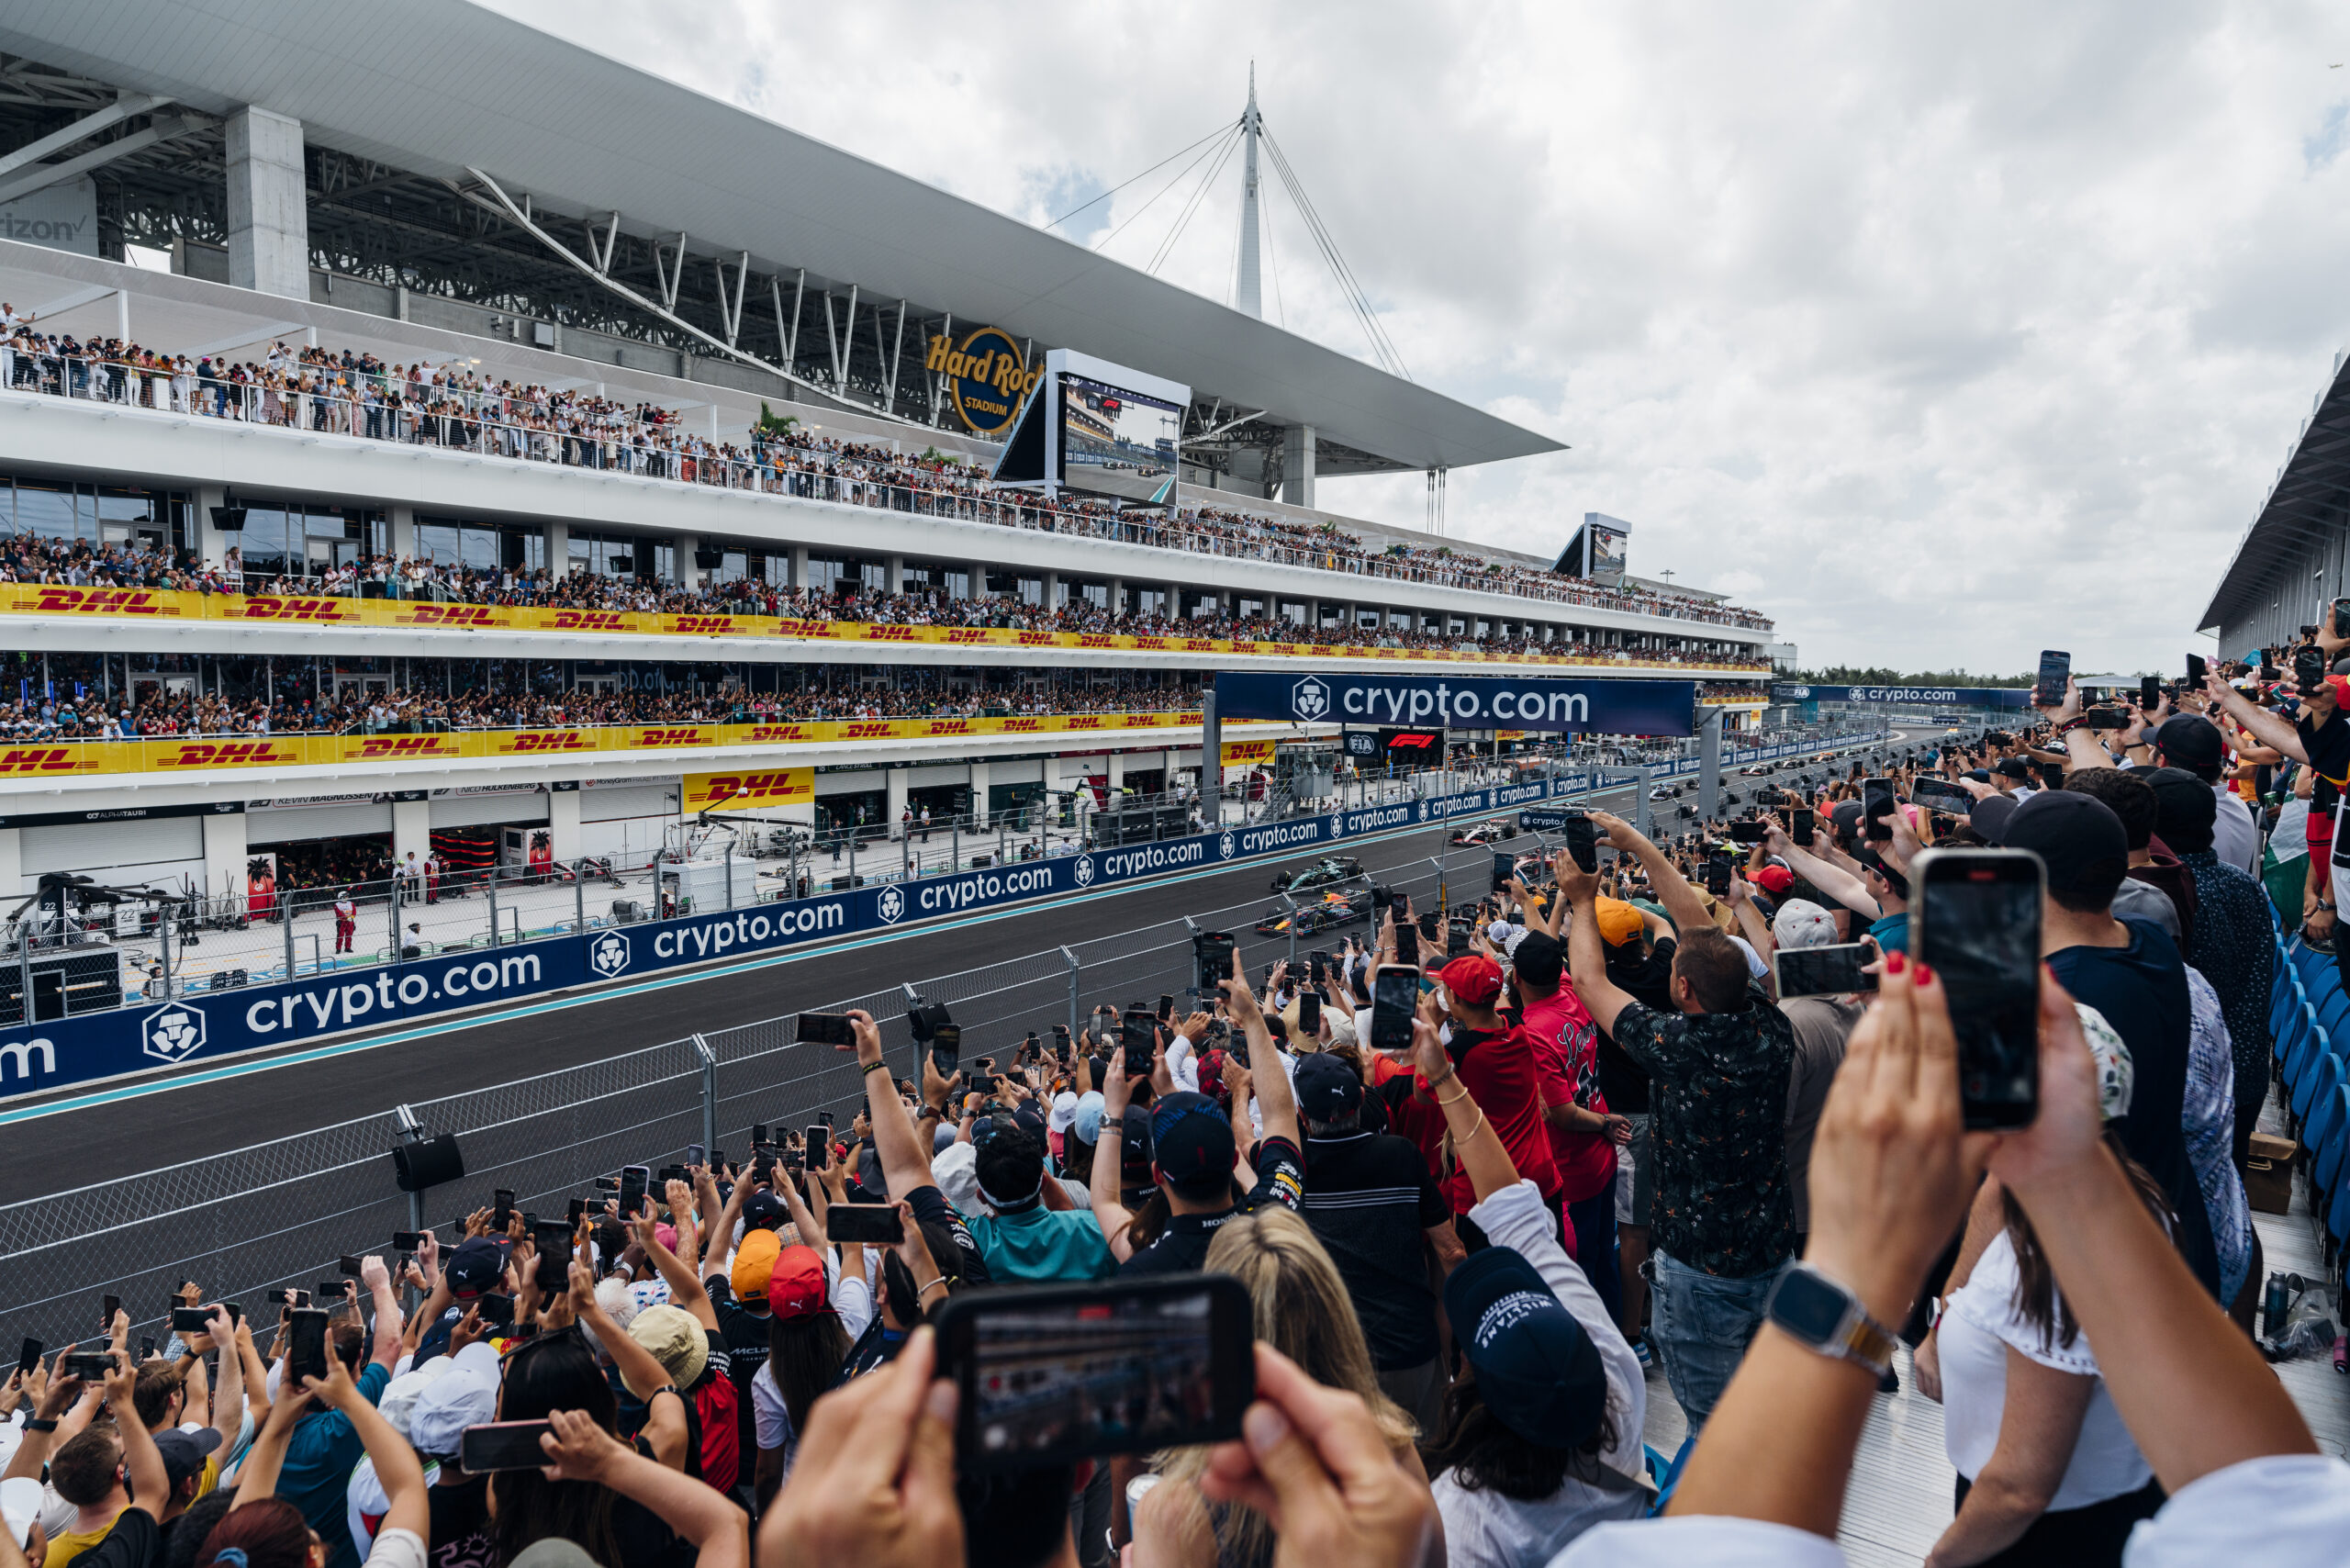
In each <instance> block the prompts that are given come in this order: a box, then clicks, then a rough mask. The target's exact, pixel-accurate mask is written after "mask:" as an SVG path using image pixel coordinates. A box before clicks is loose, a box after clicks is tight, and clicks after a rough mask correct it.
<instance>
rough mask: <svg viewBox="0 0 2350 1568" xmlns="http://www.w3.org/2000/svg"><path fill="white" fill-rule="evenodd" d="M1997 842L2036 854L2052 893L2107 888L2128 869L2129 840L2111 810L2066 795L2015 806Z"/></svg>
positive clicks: (2043, 795) (2044, 794) (2055, 793)
mask: <svg viewBox="0 0 2350 1568" xmlns="http://www.w3.org/2000/svg"><path fill="white" fill-rule="evenodd" d="M1999 842H2000V843H2001V844H2003V845H2005V846H2007V847H2008V848H2009V849H2029V850H2031V851H2032V852H2033V853H2034V854H2036V855H2038V856H2039V857H2040V860H2041V864H2042V865H2043V866H2045V867H2047V868H2048V886H2049V888H2050V890H2053V891H2056V892H2070V891H2073V890H2076V889H2095V888H2098V887H2109V885H2110V884H2112V883H2116V882H2119V881H2121V879H2122V878H2123V877H2124V876H2126V875H2127V874H2128V873H2129V869H2130V835H2129V834H2128V833H2127V832H2126V831H2124V829H2123V828H2122V826H2121V818H2120V817H2118V816H2115V815H2114V814H2113V808H2112V807H2111V806H2109V805H2107V804H2106V803H2105V802H2104V801H2100V800H2098V799H2097V798H2095V797H2094V796H2090V795H2079V794H2075V793H2074V792H2073V791H2071V790H2042V791H2041V792H2040V793H2039V794H2037V795H2034V796H2033V797H2032V798H2031V800H2029V801H2025V802H2024V803H2023V804H2022V805H2020V806H2018V807H2017V808H2016V814H2015V815H2013V816H2011V817H2009V819H2008V826H2007V831H2006V832H2005V833H2004V834H2002V835H2001V837H2000V840H1999Z"/></svg>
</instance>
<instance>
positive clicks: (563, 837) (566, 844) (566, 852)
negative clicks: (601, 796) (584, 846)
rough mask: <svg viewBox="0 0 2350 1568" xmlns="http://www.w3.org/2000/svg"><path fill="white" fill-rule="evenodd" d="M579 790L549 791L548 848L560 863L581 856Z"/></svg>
mask: <svg viewBox="0 0 2350 1568" xmlns="http://www.w3.org/2000/svg"><path fill="white" fill-rule="evenodd" d="M579 807H580V801H579V791H578V790H577V789H576V788H575V789H570V790H549V791H548V792H547V848H548V849H549V850H550V851H552V852H553V853H554V857H555V861H556V863H557V864H558V865H560V864H563V863H565V862H567V861H572V860H576V859H578V858H579V857H580V854H581V853H582V851H581V850H580V847H579Z"/></svg>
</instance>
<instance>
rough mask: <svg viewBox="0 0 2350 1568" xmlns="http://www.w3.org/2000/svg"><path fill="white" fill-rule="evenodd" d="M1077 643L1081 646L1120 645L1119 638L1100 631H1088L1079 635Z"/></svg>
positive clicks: (1110, 646)
mask: <svg viewBox="0 0 2350 1568" xmlns="http://www.w3.org/2000/svg"><path fill="white" fill-rule="evenodd" d="M1077 645H1078V646H1079V647H1080V648H1114V647H1116V646H1117V645H1118V639H1116V638H1115V637H1112V636H1108V635H1106V634H1104V633H1100V632H1087V633H1081V634H1080V636H1079V637H1078V639H1077Z"/></svg>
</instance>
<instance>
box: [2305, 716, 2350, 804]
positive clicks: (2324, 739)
mask: <svg viewBox="0 0 2350 1568" xmlns="http://www.w3.org/2000/svg"><path fill="white" fill-rule="evenodd" d="M2293 728H2294V729H2295V731H2297V732H2298V733H2299V734H2300V737H2301V749H2302V750H2303V751H2304V752H2307V753H2308V754H2309V759H2310V771H2311V772H2312V773H2314V774H2316V775H2317V782H2316V783H2315V784H2314V785H2313V786H2311V790H2310V810H2311V811H2312V812H2317V813H2319V814H2320V815H2322V816H2329V817H2330V816H2332V815H2333V807H2334V802H2336V801H2339V800H2341V798H2342V786H2343V782H2344V779H2350V718H2345V717H2344V714H2343V712H2342V710H2341V709H2339V708H2337V709H2335V710H2334V711H2333V712H2331V713H2329V714H2327V715H2326V720H2325V722H2324V723H2322V724H2319V725H2317V726H2315V727H2314V728H2312V727H2311V724H2310V720H2309V715H2308V714H2307V713H2303V714H2302V715H2301V717H2300V719H2299V720H2298V721H2297V722H2295V723H2294V725H2293Z"/></svg>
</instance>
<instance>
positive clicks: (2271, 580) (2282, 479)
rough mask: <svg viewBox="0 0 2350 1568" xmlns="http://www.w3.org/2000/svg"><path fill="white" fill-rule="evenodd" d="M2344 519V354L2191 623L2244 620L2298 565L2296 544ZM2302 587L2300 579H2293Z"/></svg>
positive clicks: (2327, 533) (2347, 518)
mask: <svg viewBox="0 0 2350 1568" xmlns="http://www.w3.org/2000/svg"><path fill="white" fill-rule="evenodd" d="M2345 523H2350V356H2344V355H2340V354H2337V355H2335V356H2334V364H2333V379H2332V380H2330V381H2328V382H2327V383H2326V386H2325V390H2324V391H2322V392H2321V393H2319V394H2318V398H2317V404H2316V407H2315V408H2314V409H2311V414H2310V420H2309V423H2308V424H2306V425H2304V426H2303V427H2302V429H2301V439H2300V442H2298V443H2297V444H2296V445H2295V446H2294V448H2293V451H2292V454H2291V455H2290V456H2288V457H2287V458H2286V459H2285V466H2284V469H2283V471H2282V472H2280V473H2279V474H2278V475H2277V484H2276V487H2274V488H2273V489H2271V490H2270V491H2269V492H2268V499H2267V501H2266V504H2264V505H2263V506H2262V507H2261V509H2260V514H2259V515H2258V516H2257V517H2255V518H2254V519H2253V521H2252V526H2251V527H2250V528H2248V529H2246V530H2245V531H2244V538H2243V539H2242V540H2241V541H2240V542H2239V543H2237V545H2236V553H2235V558H2234V559H2233V560H2232V561H2230V562H2229V563H2228V569H2227V572H2226V574H2225V575H2224V576H2222V577H2221V578H2220V586H2219V587H2218V588H2216V589H2215V590H2214V591H2213V592H2212V595H2211V602H2210V604H2209V605H2208V606H2206V607H2205V608H2204V610H2203V617H2202V619H2201V620H2200V621H2199V622H2196V626H2197V628H2198V629H2199V630H2210V629H2212V628H2216V627H2221V626H2227V625H2233V624H2236V623H2239V622H2244V621H2245V620H2248V619H2250V618H2251V617H2252V615H2254V614H2255V612H2256V611H2257V610H2260V609H2261V608H2263V605H2264V601H2265V600H2268V599H2273V598H2274V597H2275V596H2276V593H2277V590H2278V589H2279V588H2283V587H2284V586H2286V585H2285V583H2284V581H2283V578H2284V577H2285V576H2286V574H2288V573H2290V572H2298V571H2299V570H2300V564H2301V563H2302V556H2301V554H2300V553H2299V552H2298V551H2297V549H2296V546H2299V545H2301V544H2305V543H2310V542H2311V541H2316V542H2320V543H2324V542H2330V541H2333V540H2336V539H2339V538H2341V537H2342V536H2343V533H2344V525H2345ZM2298 586H2300V587H2303V588H2306V587H2307V586H2308V584H2307V583H2306V581H2304V582H2302V583H2300V585H2298Z"/></svg>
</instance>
